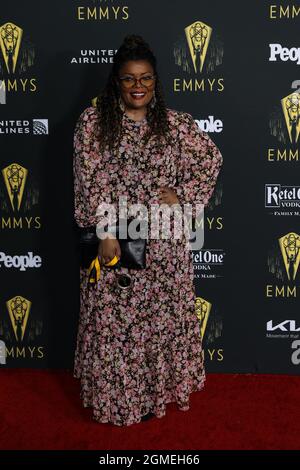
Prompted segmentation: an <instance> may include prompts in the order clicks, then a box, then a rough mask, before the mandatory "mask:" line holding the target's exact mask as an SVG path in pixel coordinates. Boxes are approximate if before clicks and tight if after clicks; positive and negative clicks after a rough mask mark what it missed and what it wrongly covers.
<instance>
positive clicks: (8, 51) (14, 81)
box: [0, 22, 37, 104]
mask: <svg viewBox="0 0 300 470" xmlns="http://www.w3.org/2000/svg"><path fill="white" fill-rule="evenodd" d="M34 59H35V52H34V47H33V45H32V44H31V43H30V42H29V41H28V40H27V39H26V37H25V36H24V31H23V29H22V28H20V26H18V25H16V24H14V23H12V22H8V23H5V24H3V25H1V26H0V74H1V76H2V77H3V78H2V80H1V81H0V103H1V104H5V103H6V97H7V93H10V92H18V91H21V92H27V91H30V92H34V91H36V89H37V87H36V83H35V82H36V79H35V78H30V79H28V78H14V77H15V76H17V75H23V74H24V73H25V72H26V71H27V69H28V68H30V67H31V66H32V65H33V64H34Z"/></svg>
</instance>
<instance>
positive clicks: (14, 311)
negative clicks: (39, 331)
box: [6, 295, 31, 342]
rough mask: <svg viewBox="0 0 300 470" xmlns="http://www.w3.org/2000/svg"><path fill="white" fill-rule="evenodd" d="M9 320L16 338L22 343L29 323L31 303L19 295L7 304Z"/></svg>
mask: <svg viewBox="0 0 300 470" xmlns="http://www.w3.org/2000/svg"><path fill="white" fill-rule="evenodd" d="M6 307H7V310H8V313H9V318H10V321H11V325H12V328H13V331H14V335H15V338H16V340H17V341H18V342H22V341H23V339H24V334H25V330H26V326H27V322H28V317H29V312H30V308H31V302H30V301H29V300H27V299H25V298H24V297H22V296H21V295H17V296H15V297H13V298H12V299H10V300H8V301H7V302H6Z"/></svg>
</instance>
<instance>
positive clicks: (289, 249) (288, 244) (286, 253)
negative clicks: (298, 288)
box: [278, 232, 300, 281]
mask: <svg viewBox="0 0 300 470" xmlns="http://www.w3.org/2000/svg"><path fill="white" fill-rule="evenodd" d="M278 241H279V246H280V250H281V254H282V257H283V261H284V266H285V269H286V274H287V277H288V280H289V281H294V280H295V279H296V274H297V271H298V267H299V261H300V251H299V248H300V236H299V235H298V234H297V233H295V232H290V233H288V234H286V235H284V236H283V237H281V238H279V240H278Z"/></svg>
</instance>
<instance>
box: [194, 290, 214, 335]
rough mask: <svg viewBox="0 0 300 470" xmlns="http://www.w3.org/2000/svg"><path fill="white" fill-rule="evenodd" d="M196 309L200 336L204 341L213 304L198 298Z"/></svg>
mask: <svg viewBox="0 0 300 470" xmlns="http://www.w3.org/2000/svg"><path fill="white" fill-rule="evenodd" d="M195 307H196V315H197V318H198V320H199V322H200V336H201V338H202V339H203V338H204V334H205V330H206V325H207V320H208V317H209V314H210V311H211V304H210V303H209V302H208V301H207V300H205V299H202V297H196V305H195Z"/></svg>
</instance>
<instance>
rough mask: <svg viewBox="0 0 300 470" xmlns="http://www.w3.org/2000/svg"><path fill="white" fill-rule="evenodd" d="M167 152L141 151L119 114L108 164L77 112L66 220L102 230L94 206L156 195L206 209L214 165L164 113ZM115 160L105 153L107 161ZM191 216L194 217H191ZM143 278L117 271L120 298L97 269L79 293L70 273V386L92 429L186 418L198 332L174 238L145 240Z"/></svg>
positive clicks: (195, 130)
mask: <svg viewBox="0 0 300 470" xmlns="http://www.w3.org/2000/svg"><path fill="white" fill-rule="evenodd" d="M167 114H168V120H169V123H170V127H171V133H172V137H173V141H174V143H173V145H167V144H166V145H165V148H164V149H163V151H162V150H159V149H158V147H157V144H156V141H155V136H152V137H151V138H150V140H149V141H148V143H147V144H143V147H142V146H141V141H142V140H141V138H142V136H143V135H144V133H145V131H146V130H147V128H148V127H147V126H148V123H147V119H146V118H144V119H143V120H142V121H134V120H133V119H131V118H130V117H129V116H128V115H127V114H126V113H123V118H122V128H123V137H122V139H121V146H120V148H119V154H118V156H117V157H116V156H114V155H113V154H110V153H109V151H108V150H105V151H104V152H102V153H100V152H99V144H98V141H97V138H96V131H97V125H98V121H97V111H96V109H95V108H94V107H89V108H87V109H85V111H83V113H82V114H81V116H80V117H79V120H78V122H77V125H76V128H75V135H74V160H73V170H74V191H75V220H76V223H77V224H78V226H80V227H86V226H91V225H96V224H97V223H100V224H102V223H103V225H104V224H105V223H106V222H107V220H105V218H104V217H103V221H102V220H99V215H97V216H96V210H97V206H98V204H99V203H102V202H106V203H113V204H117V201H118V197H119V196H120V195H126V196H127V200H128V204H133V203H137V202H140V203H143V204H145V205H146V206H147V207H150V204H152V203H156V204H159V199H158V197H159V186H161V185H165V186H169V187H172V188H173V189H174V190H175V191H176V193H177V196H178V199H179V201H180V204H181V203H190V204H193V203H196V202H197V203H201V204H204V207H205V206H206V205H207V203H208V201H209V199H210V197H211V195H212V193H213V190H214V187H215V183H216V180H217V177H218V173H219V170H220V167H221V165H222V160H223V158H222V155H221V153H220V151H219V149H218V148H217V146H216V145H215V144H214V143H213V141H212V140H211V139H210V137H209V136H208V134H207V133H205V132H204V131H201V130H200V129H199V127H198V126H197V124H196V123H195V121H194V120H193V117H192V116H191V115H190V114H188V113H184V112H179V111H176V110H173V109H169V108H168V109H167ZM114 153H115V152H114ZM192 207H193V215H194V216H195V215H197V214H198V213H195V212H194V204H193V206H192ZM146 265H147V267H146V269H142V270H133V269H129V268H125V267H121V268H119V271H118V272H129V273H130V275H131V276H132V279H133V284H132V288H131V289H129V290H124V289H120V288H119V287H118V285H117V283H116V272H115V271H114V270H113V269H110V268H106V267H105V266H104V267H101V273H100V279H99V280H98V282H96V283H95V284H91V283H90V284H89V283H88V282H87V281H88V275H87V270H86V269H82V268H80V317H79V326H78V333H77V347H76V351H75V362H74V377H75V378H78V379H80V383H81V392H80V397H81V399H82V400H83V406H84V407H92V409H93V419H94V420H96V421H98V422H101V423H108V422H109V423H113V424H115V425H119V426H123V425H126V426H127V425H131V424H133V423H139V422H140V421H141V417H142V416H143V415H145V414H147V413H149V412H152V413H154V414H155V415H156V417H159V418H160V417H163V416H164V415H165V414H166V404H167V403H169V402H176V403H177V407H178V409H179V410H183V411H185V410H188V409H189V395H190V394H191V393H192V392H193V391H197V390H201V389H202V388H203V386H204V382H205V371H204V355H203V350H202V344H201V338H200V324H199V320H198V318H197V317H196V313H195V288H194V272H193V262H192V257H191V251H190V250H187V249H186V241H185V239H184V238H182V239H181V240H180V239H179V240H178V239H177V240H174V239H155V238H148V243H147V252H146Z"/></svg>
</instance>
